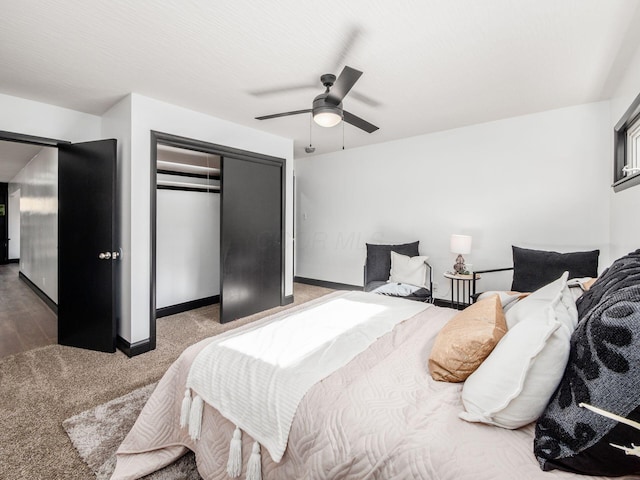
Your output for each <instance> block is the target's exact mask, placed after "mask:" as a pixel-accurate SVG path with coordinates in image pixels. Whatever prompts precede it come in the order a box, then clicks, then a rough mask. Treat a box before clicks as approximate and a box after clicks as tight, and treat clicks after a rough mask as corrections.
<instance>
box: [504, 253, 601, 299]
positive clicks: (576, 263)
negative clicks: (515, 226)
mask: <svg viewBox="0 0 640 480" xmlns="http://www.w3.org/2000/svg"><path fill="white" fill-rule="evenodd" d="M512 248H513V283H512V285H511V290H515V291H517V292H533V291H535V290H537V289H539V288H540V287H543V286H544V285H546V284H548V283H550V282H552V281H554V280H555V279H557V278H558V277H560V275H562V273H563V272H565V271H567V272H569V278H576V277H597V276H598V256H599V255H600V250H592V251H589V252H572V253H558V252H547V251H544V250H531V249H528V248H520V247H516V246H513V247H512Z"/></svg>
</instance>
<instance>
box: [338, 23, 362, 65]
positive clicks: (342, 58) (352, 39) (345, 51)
mask: <svg viewBox="0 0 640 480" xmlns="http://www.w3.org/2000/svg"><path fill="white" fill-rule="evenodd" d="M361 34H362V30H361V29H360V27H358V26H357V25H354V26H352V27H351V30H350V31H349V33H348V34H347V36H346V40H345V42H344V44H343V46H342V49H341V50H340V53H339V54H338V61H337V62H336V66H335V67H334V68H333V70H332V71H333V72H337V71H338V69H339V68H340V67H341V66H343V65H344V64H346V62H347V57H348V56H349V54H350V53H351V50H353V46H354V45H355V44H356V42H357V41H358V37H360V35H361Z"/></svg>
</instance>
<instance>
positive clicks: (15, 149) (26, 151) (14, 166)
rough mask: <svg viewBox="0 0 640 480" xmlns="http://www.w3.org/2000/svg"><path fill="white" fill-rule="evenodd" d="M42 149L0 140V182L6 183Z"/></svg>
mask: <svg viewBox="0 0 640 480" xmlns="http://www.w3.org/2000/svg"><path fill="white" fill-rule="evenodd" d="M42 148H43V147H39V146H36V145H27V144H25V143H17V142H4V141H1V140H0V182H5V183H6V182H8V181H10V180H13V178H14V177H15V176H16V175H17V174H18V172H20V170H22V169H23V168H24V166H25V165H26V164H27V163H29V160H31V159H32V158H33V157H35V156H36V155H37V154H38V153H39V152H40V150H42Z"/></svg>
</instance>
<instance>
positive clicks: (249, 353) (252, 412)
mask: <svg viewBox="0 0 640 480" xmlns="http://www.w3.org/2000/svg"><path fill="white" fill-rule="evenodd" d="M428 306H429V305H428V304H425V303H420V302H415V301H409V300H402V299H397V298H391V297H386V296H383V295H374V294H371V293H364V292H347V293H344V294H338V295H333V296H331V297H330V298H329V299H328V300H327V301H326V302H324V303H321V304H319V305H317V306H314V307H312V308H308V309H303V310H298V311H297V312H295V313H292V314H290V315H286V313H285V314H284V315H283V316H278V317H276V318H274V319H273V321H271V322H269V323H267V324H263V325H261V326H258V327H256V328H253V329H248V330H244V331H242V332H239V333H237V334H233V332H229V334H227V335H223V336H222V337H221V338H220V339H219V340H218V341H214V342H213V343H211V344H209V345H208V346H207V347H205V348H204V349H203V350H202V352H200V353H199V354H198V356H197V357H196V358H195V360H194V362H193V364H192V366H191V369H190V371H189V376H188V378H187V389H189V388H190V389H192V390H193V391H194V394H197V396H196V397H195V398H194V400H193V405H192V406H191V410H193V408H194V406H195V404H196V401H198V402H199V403H200V405H199V406H198V408H199V409H200V412H201V408H202V405H201V401H202V400H200V399H198V397H201V399H203V400H204V401H205V402H206V403H208V404H209V405H211V406H212V407H214V408H216V409H217V410H218V411H219V412H220V413H221V414H222V415H223V416H224V417H225V418H227V419H228V420H230V421H231V422H233V423H234V424H235V425H237V426H238V427H239V428H240V429H242V430H244V431H245V432H246V433H247V434H249V435H250V436H251V437H252V438H253V439H254V440H256V441H257V442H259V443H260V444H262V445H263V446H264V447H266V448H267V450H268V451H269V453H270V454H271V458H272V459H273V460H274V461H275V462H279V461H280V460H281V459H282V456H283V455H284V452H285V450H286V448H287V441H288V436H289V430H290V428H291V424H292V422H293V417H294V415H295V412H296V409H297V407H298V403H299V402H300V401H301V400H302V398H303V397H304V395H305V393H306V392H307V390H309V388H311V387H312V386H313V385H314V384H316V383H317V382H319V381H321V380H322V379H323V378H325V377H327V376H328V375H330V374H331V373H332V372H334V371H335V370H337V369H338V368H340V367H342V366H344V365H346V364H347V363H348V362H349V361H350V360H352V359H353V358H354V357H355V356H357V355H358V354H359V353H361V352H363V351H364V350H366V349H367V348H368V347H369V345H371V344H372V343H373V342H374V341H375V340H376V339H377V338H379V337H381V336H382V335H384V334H386V333H388V332H390V331H391V330H393V328H394V327H395V326H396V325H397V324H398V323H401V322H402V321H404V320H407V319H409V318H411V317H413V316H414V315H416V314H418V313H419V312H421V311H423V310H425V309H426V308H427V307H428ZM186 395H190V393H189V390H187V394H186ZM189 398H190V397H188V398H187V403H189ZM187 409H188V407H187ZM186 413H187V416H188V413H189V412H188V410H187V412H186ZM199 415H201V413H198V414H197V415H196V418H194V415H193V412H192V415H191V417H190V418H189V420H188V421H189V431H190V433H192V432H195V433H196V434H197V437H199V424H198V425H197V426H196V425H193V423H194V422H195V421H197V422H199V421H200V419H199V418H197V417H198V416H199ZM183 416H184V412H183ZM183 423H186V421H185V422H183ZM193 427H196V428H195V429H194V428H193ZM236 434H237V435H239V432H236ZM192 436H193V433H192ZM254 449H255V446H254ZM232 450H233V443H232ZM240 461H241V460H240Z"/></svg>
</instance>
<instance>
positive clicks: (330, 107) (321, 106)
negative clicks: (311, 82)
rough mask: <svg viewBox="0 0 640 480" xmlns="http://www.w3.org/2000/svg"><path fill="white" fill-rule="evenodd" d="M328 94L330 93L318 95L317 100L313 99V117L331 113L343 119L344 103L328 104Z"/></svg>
mask: <svg viewBox="0 0 640 480" xmlns="http://www.w3.org/2000/svg"><path fill="white" fill-rule="evenodd" d="M328 94H329V93H328V92H325V93H321V94H320V95H318V96H317V97H316V98H314V99H313V107H312V114H313V116H314V117H315V116H316V115H318V114H319V113H323V112H330V113H333V114H335V115H339V116H340V118H343V113H342V102H340V103H339V104H338V105H335V104H333V103H330V102H327V95H328Z"/></svg>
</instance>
